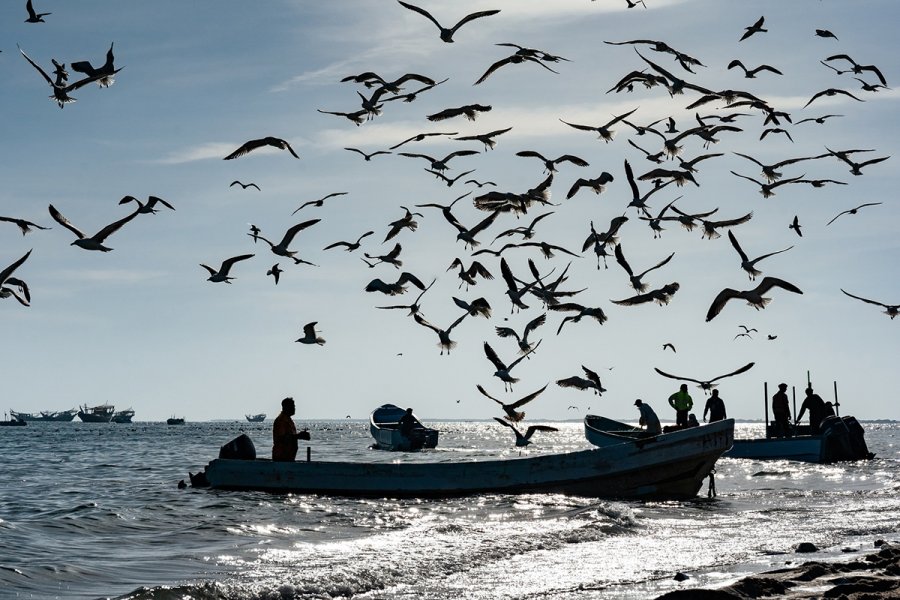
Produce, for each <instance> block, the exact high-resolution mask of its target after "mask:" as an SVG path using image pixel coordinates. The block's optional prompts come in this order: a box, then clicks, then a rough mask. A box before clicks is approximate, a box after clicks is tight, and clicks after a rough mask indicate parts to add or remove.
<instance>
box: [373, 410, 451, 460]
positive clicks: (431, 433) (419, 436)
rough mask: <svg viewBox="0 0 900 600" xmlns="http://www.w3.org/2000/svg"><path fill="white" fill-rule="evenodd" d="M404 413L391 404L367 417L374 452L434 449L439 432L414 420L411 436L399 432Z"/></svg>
mask: <svg viewBox="0 0 900 600" xmlns="http://www.w3.org/2000/svg"><path fill="white" fill-rule="evenodd" d="M404 414H406V411H405V410H404V409H402V408H400V407H399V406H395V405H393V404H384V405H382V406H379V407H378V408H376V409H375V410H374V411H372V414H371V415H369V433H370V434H372V437H373V438H374V439H375V444H374V445H373V446H372V447H373V448H374V449H375V450H400V451H407V452H408V451H414V450H423V449H427V448H436V447H437V444H438V435H439V431H438V430H437V429H431V428H430V427H425V426H424V425H422V423H421V422H420V421H419V420H418V419H416V421H415V426H414V427H413V429H412V431H411V434H412V435H411V436H406V435H404V434H403V433H402V432H401V431H400V418H401V417H402V416H403V415H404Z"/></svg>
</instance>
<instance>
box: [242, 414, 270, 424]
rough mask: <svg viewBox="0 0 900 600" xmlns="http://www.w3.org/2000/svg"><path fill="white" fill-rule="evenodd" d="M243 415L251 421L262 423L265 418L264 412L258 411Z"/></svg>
mask: <svg viewBox="0 0 900 600" xmlns="http://www.w3.org/2000/svg"><path fill="white" fill-rule="evenodd" d="M244 417H245V418H246V419H247V420H248V421H250V422H251V423H262V422H263V421H265V420H266V413H259V414H258V415H244Z"/></svg>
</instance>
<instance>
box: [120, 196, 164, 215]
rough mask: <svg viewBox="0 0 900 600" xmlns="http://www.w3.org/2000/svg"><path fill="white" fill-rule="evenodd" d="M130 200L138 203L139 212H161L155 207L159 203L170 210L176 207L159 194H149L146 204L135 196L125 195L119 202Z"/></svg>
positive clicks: (146, 213) (123, 202) (124, 202)
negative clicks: (158, 195)
mask: <svg viewBox="0 0 900 600" xmlns="http://www.w3.org/2000/svg"><path fill="white" fill-rule="evenodd" d="M129 202H134V203H135V204H137V205H138V212H139V213H141V214H145V215H151V214H156V213H158V212H159V210H157V209H156V208H154V207H155V206H156V205H157V204H162V205H163V206H165V207H166V208H168V209H169V210H175V207H174V206H172V205H171V204H169V203H168V202H166V201H165V200H163V199H162V198H159V197H157V196H148V197H147V202H146V204H145V203H143V202H141V201H140V200H138V199H137V198H135V197H134V196H124V197H123V198H122V199H121V200H119V204H128V203H129Z"/></svg>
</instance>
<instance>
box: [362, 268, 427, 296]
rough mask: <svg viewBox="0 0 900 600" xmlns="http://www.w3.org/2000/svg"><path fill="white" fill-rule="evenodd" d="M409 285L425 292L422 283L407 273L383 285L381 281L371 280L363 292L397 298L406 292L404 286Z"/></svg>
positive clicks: (404, 272)
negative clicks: (378, 293)
mask: <svg viewBox="0 0 900 600" xmlns="http://www.w3.org/2000/svg"><path fill="white" fill-rule="evenodd" d="M407 283H411V284H413V285H414V286H416V287H417V288H419V289H420V290H423V291H424V290H425V284H424V283H422V281H421V280H420V279H419V278H418V277H416V276H415V275H413V274H412V273H407V272H406V271H403V272H402V273H400V277H398V278H397V281H395V282H394V283H385V282H384V281H382V280H381V279H377V278H376V279H373V280H372V281H370V282H369V283H368V285H366V288H365V290H366V291H367V292H381V293H382V294H387V295H388V296H398V295H400V294H403V293H404V292H406V284H407Z"/></svg>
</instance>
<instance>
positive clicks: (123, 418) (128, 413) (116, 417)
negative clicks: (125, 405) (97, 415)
mask: <svg viewBox="0 0 900 600" xmlns="http://www.w3.org/2000/svg"><path fill="white" fill-rule="evenodd" d="M132 417H134V411H133V410H132V409H130V408H129V409H126V410H120V411H116V412H115V413H113V416H112V417H111V418H110V421H111V422H113V423H131V419H132Z"/></svg>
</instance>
